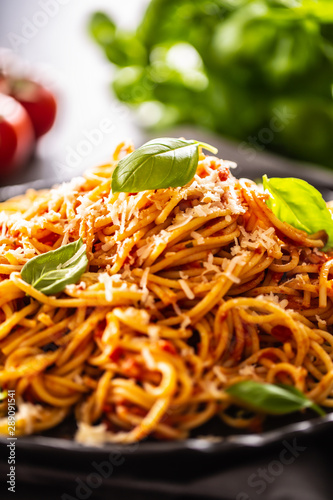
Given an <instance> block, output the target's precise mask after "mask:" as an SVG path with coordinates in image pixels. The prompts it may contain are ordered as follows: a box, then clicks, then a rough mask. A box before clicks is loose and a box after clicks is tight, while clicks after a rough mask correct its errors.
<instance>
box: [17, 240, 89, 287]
mask: <svg viewBox="0 0 333 500" xmlns="http://www.w3.org/2000/svg"><path fill="white" fill-rule="evenodd" d="M87 265H88V258H87V253H86V245H84V244H83V242H82V239H81V238H80V239H79V240H77V241H74V243H69V244H68V245H64V246H62V247H60V248H58V249H57V250H51V251H50V252H46V253H43V254H42V255H38V256H37V257H34V258H32V259H30V260H29V261H28V262H27V263H26V264H25V265H24V267H23V269H22V271H21V277H22V279H23V280H24V281H26V282H27V283H29V284H30V285H32V286H33V287H34V288H36V290H39V291H40V292H42V293H44V294H45V295H54V294H56V293H58V292H61V291H62V290H63V289H64V288H65V286H66V285H70V284H73V283H77V282H78V280H79V279H80V277H81V275H82V274H83V273H84V271H85V270H86V268H87Z"/></svg>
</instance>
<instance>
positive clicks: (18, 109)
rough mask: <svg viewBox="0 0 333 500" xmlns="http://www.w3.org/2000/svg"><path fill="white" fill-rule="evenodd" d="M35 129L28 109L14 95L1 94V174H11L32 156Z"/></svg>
mask: <svg viewBox="0 0 333 500" xmlns="http://www.w3.org/2000/svg"><path fill="white" fill-rule="evenodd" d="M34 145H35V135H34V129H33V126H32V123H31V120H30V118H29V115H28V113H27V112H26V110H25V109H24V108H23V106H21V104H20V103H18V102H17V101H15V99H13V98H12V97H10V96H8V95H4V94H0V175H1V176H5V175H7V174H10V173H11V172H13V171H14V170H15V169H17V168H18V167H20V166H21V165H23V164H24V163H25V162H26V161H27V160H28V159H29V157H30V155H31V153H32V151H33V149H34Z"/></svg>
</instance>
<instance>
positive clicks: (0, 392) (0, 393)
mask: <svg viewBox="0 0 333 500" xmlns="http://www.w3.org/2000/svg"><path fill="white" fill-rule="evenodd" d="M7 396H8V392H7V391H3V390H0V401H4V400H5V399H6V398H7Z"/></svg>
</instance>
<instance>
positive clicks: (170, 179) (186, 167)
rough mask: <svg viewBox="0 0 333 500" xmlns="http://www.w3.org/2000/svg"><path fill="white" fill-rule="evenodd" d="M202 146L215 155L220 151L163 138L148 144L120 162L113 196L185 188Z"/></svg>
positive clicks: (196, 143) (196, 164) (198, 144)
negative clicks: (151, 190)
mask: <svg viewBox="0 0 333 500" xmlns="http://www.w3.org/2000/svg"><path fill="white" fill-rule="evenodd" d="M199 146H202V147H204V148H205V149H208V150H209V151H211V152H213V153H214V154H216V153H217V149H216V148H214V147H212V146H209V145H208V144H204V143H201V142H198V141H186V140H185V139H173V138H170V137H164V138H160V139H153V140H152V141H149V142H146V144H144V145H143V146H141V147H140V148H138V149H136V150H135V151H133V153H131V154H129V155H128V156H126V157H125V158H123V159H121V160H120V161H119V162H118V165H117V167H116V169H115V171H114V172H113V175H112V191H113V192H114V193H118V192H124V193H137V192H139V191H146V190H148V189H163V188H169V187H178V186H184V185H185V184H187V183H188V182H189V181H190V180H191V179H192V178H193V177H194V174H195V172H196V169H197V166H198V161H199V149H198V148H199Z"/></svg>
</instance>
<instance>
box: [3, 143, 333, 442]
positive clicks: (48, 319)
mask: <svg viewBox="0 0 333 500" xmlns="http://www.w3.org/2000/svg"><path fill="white" fill-rule="evenodd" d="M131 151H132V147H131V146H129V145H126V144H125V143H122V144H120V145H119V146H118V148H117V149H116V151H115V153H114V156H113V160H112V162H111V163H110V164H108V165H103V166H101V167H98V168H96V169H94V170H91V171H89V172H87V173H86V174H85V175H84V177H82V178H76V179H73V180H72V181H71V182H69V183H65V184H62V185H60V186H58V187H55V188H53V189H51V190H45V191H39V192H36V191H33V190H29V191H28V192H27V193H26V194H25V195H23V196H20V197H17V198H13V199H10V200H8V201H7V202H5V203H2V204H1V205H0V209H1V210H2V211H1V215H0V217H1V219H0V224H1V228H2V230H1V232H0V235H1V241H0V273H1V281H0V321H1V324H0V386H1V387H2V388H3V389H11V390H12V389H15V391H16V399H17V403H18V413H17V421H16V427H17V431H18V433H20V434H28V433H38V432H41V431H44V430H46V429H49V428H51V427H54V426H56V425H57V424H59V423H60V422H62V421H63V420H64V419H65V418H66V417H67V416H68V415H70V414H74V415H75V418H76V421H77V423H78V432H77V439H78V440H79V441H81V442H86V443H96V442H105V441H114V442H124V443H127V442H133V441H138V440H141V439H143V438H144V437H146V436H148V435H153V436H154V437H157V438H162V439H183V438H185V437H186V436H188V434H189V432H190V431H191V429H194V428H196V427H199V426H200V425H201V424H203V423H205V422H207V421H208V420H210V419H211V418H212V417H213V416H215V415H219V416H220V417H221V418H222V420H223V421H224V422H225V423H226V424H228V425H230V426H233V427H238V428H250V429H254V430H257V429H260V427H261V425H262V422H263V420H264V418H265V415H263V414H262V413H249V412H248V411H247V410H246V409H242V408H241V407H240V406H238V408H237V409H236V411H235V409H234V407H235V402H234V401H233V399H232V397H231V396H230V395H229V394H228V392H226V389H227V388H228V387H230V386H231V385H233V384H235V383H237V382H240V381H243V380H255V381H258V382H263V383H264V382H270V383H285V384H290V385H293V386H295V387H296V388H297V389H299V390H300V391H302V392H303V393H304V394H306V395H307V397H309V398H310V399H311V400H313V401H314V402H316V403H319V404H320V405H322V406H325V407H328V408H330V407H332V406H333V397H332V396H333V361H332V358H333V336H332V334H331V325H332V324H333V302H332V296H333V288H332V281H331V279H330V271H331V269H332V267H333V255H330V254H328V253H324V252H321V251H319V250H318V249H319V248H321V247H323V246H324V239H325V238H324V234H325V233H324V231H322V232H321V233H318V234H316V235H311V236H309V235H307V234H306V233H304V232H302V231H300V230H297V229H294V228H293V227H292V226H290V225H288V224H286V223H283V222H281V221H280V220H278V219H277V218H276V217H275V216H274V214H273V212H272V211H271V210H270V209H269V208H268V207H267V205H266V204H265V199H266V197H267V195H265V194H263V193H262V191H260V189H259V188H258V187H257V186H256V185H255V184H254V183H253V182H252V181H250V180H247V179H241V180H237V179H236V178H234V177H233V176H232V175H231V173H230V171H229V166H230V163H229V162H226V161H222V160H219V159H218V158H215V157H205V156H204V155H203V154H202V153H200V157H199V164H198V168H197V173H196V175H195V177H194V178H193V179H192V181H191V182H189V183H188V184H187V185H186V186H184V187H179V188H169V189H159V190H155V191H143V192H140V193H131V194H128V193H112V191H111V176H112V172H113V170H114V168H115V166H116V164H117V161H118V160H119V158H121V157H123V156H124V155H126V154H128V153H130V152H131ZM79 238H82V240H83V242H84V243H85V245H86V249H87V256H88V259H89V268H88V269H87V271H86V272H85V273H84V274H83V275H82V277H81V281H80V282H79V283H77V284H74V285H68V286H67V287H66V288H65V290H64V291H63V292H62V293H59V294H57V295H55V296H46V295H44V294H43V293H41V292H40V291H38V290H36V289H35V288H33V287H32V286H31V285H29V284H28V283H26V282H25V281H24V280H23V279H22V278H21V276H20V271H21V269H22V267H23V265H24V264H25V263H26V262H27V261H28V260H29V259H31V258H32V257H34V256H36V255H39V254H42V253H45V252H48V251H50V250H54V249H57V248H59V247H60V246H62V245H65V244H67V243H69V242H73V241H76V240H78V239H79ZM0 412H1V413H2V415H3V417H5V415H6V403H5V401H3V402H2V403H1V405H0ZM0 422H1V423H0V432H1V433H3V434H5V433H6V427H7V423H6V419H5V418H3V419H2V420H1V421H0Z"/></svg>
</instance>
